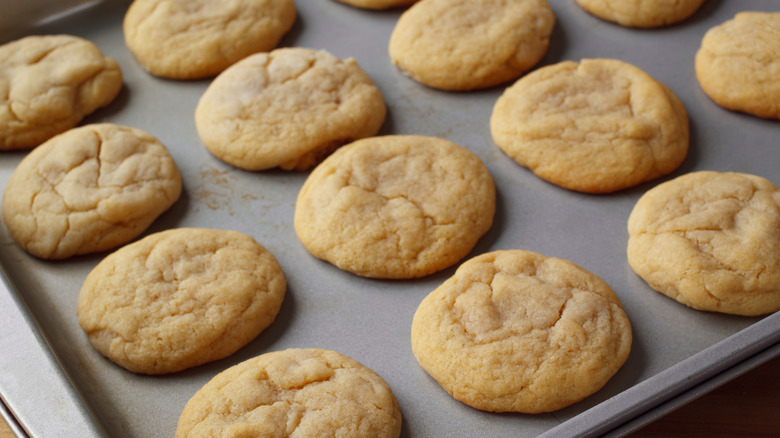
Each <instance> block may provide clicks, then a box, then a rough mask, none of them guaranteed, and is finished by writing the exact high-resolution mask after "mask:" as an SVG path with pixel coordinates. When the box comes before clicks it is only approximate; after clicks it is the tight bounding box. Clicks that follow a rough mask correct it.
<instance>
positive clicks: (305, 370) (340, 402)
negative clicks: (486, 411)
mask: <svg viewBox="0 0 780 438" xmlns="http://www.w3.org/2000/svg"><path fill="white" fill-rule="evenodd" d="M400 434H401V411H400V409H399V407H398V402H397V401H396V398H395V396H394V395H393V392H392V390H391V389H390V387H389V386H388V385H387V383H386V382H385V381H384V380H383V379H382V378H381V377H380V376H379V375H377V374H376V373H375V372H374V371H372V370H371V369H369V368H367V367H366V366H364V365H362V364H360V363H359V362H357V361H356V360H354V359H351V358H349V357H347V356H344V355H343V354H340V353H337V352H335V351H330V350H321V349H289V350H283V351H275V352H271V353H266V354H263V355H261V356H257V357H255V358H253V359H249V360H247V361H244V362H242V363H240V364H238V365H235V366H233V367H231V368H228V369H227V370H225V371H223V372H221V373H220V374H218V375H216V376H215V377H214V378H213V379H211V381H209V382H208V383H206V384H205V385H204V386H203V387H202V388H201V389H200V390H198V392H196V393H195V395H194V396H193V397H192V398H191V399H190V400H189V402H187V405H186V406H185V407H184V410H183V412H182V413H181V416H180V417H179V424H178V427H177V429H176V438H198V437H203V438H211V437H215V436H234V437H238V436H242V437H350V438H360V437H366V438H393V437H398V436H400Z"/></svg>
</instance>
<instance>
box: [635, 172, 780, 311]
mask: <svg viewBox="0 0 780 438" xmlns="http://www.w3.org/2000/svg"><path fill="white" fill-rule="evenodd" d="M628 233H629V240H628V262H629V264H630V265H631V268H633V270H634V271H635V272H636V273H637V274H638V275H639V276H640V277H642V278H643V279H644V280H645V281H647V283H648V284H649V285H650V287H652V288H653V289H655V290H657V291H659V292H661V293H663V294H664V295H667V296H669V297H671V298H673V299H675V300H677V301H679V302H680V303H682V304H685V305H686V306H690V307H693V308H694V309H698V310H708V311H715V312H722V313H730V314H737V315H762V314H765V313H771V312H775V311H777V310H780V190H778V188H777V187H776V186H775V185H774V184H772V183H771V182H769V181H768V180H766V179H764V178H762V177H759V176H756V175H749V174H743V173H732V172H727V173H720V172H713V171H700V172H694V173H689V174H686V175H683V176H680V177H677V178H675V179H673V180H671V181H668V182H665V183H663V184H660V185H658V186H656V187H654V188H653V189H651V190H649V191H648V192H647V193H645V194H644V195H643V196H642V197H641V198H640V199H639V201H637V203H636V205H635V206H634V209H633V211H632V212H631V215H630V216H629V219H628Z"/></svg>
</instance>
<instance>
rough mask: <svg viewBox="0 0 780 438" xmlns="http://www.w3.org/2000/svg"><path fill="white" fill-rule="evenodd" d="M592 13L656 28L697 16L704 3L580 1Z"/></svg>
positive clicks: (678, 0) (679, 0) (691, 0)
mask: <svg viewBox="0 0 780 438" xmlns="http://www.w3.org/2000/svg"><path fill="white" fill-rule="evenodd" d="M577 4H578V5H580V6H581V7H582V9H584V10H586V11H588V12H589V13H591V14H593V15H595V16H597V17H599V18H601V19H604V20H607V21H611V22H613V23H618V24H620V25H623V26H627V27H643V28H655V27H663V26H670V25H672V24H675V23H679V22H681V21H683V20H685V19H686V18H688V17H690V16H691V15H693V13H694V12H696V11H697V10H698V9H699V7H700V6H701V5H702V4H704V0H577Z"/></svg>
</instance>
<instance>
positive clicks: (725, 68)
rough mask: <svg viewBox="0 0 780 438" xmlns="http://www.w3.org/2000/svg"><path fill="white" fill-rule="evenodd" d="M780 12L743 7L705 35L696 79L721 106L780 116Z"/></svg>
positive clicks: (697, 57) (698, 54)
mask: <svg viewBox="0 0 780 438" xmlns="http://www.w3.org/2000/svg"><path fill="white" fill-rule="evenodd" d="M779 53H780V12H740V13H739V14H737V15H736V16H735V17H734V18H733V19H731V20H728V21H726V22H724V23H722V24H720V25H718V26H715V27H713V28H711V29H710V30H708V31H707V33H705V34H704V38H702V41H701V47H700V48H699V50H698V52H697V53H696V60H695V66H696V78H697V79H698V81H699V84H700V85H701V87H702V89H703V90H704V92H705V93H707V95H708V96H709V97H710V98H711V99H712V100H714V101H715V102H716V103H717V104H718V105H720V106H722V107H724V108H727V109H730V110H734V111H741V112H744V113H748V114H752V115H755V116H758V117H763V118H768V119H780V56H778V54H779Z"/></svg>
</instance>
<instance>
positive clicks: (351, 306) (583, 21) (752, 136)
mask: <svg viewBox="0 0 780 438" xmlns="http://www.w3.org/2000/svg"><path fill="white" fill-rule="evenodd" d="M54 3H56V2H54ZM128 4H129V2H128V1H120V0H108V1H104V2H102V3H100V4H98V5H97V6H94V7H91V8H88V9H83V10H81V11H79V12H78V13H76V14H73V15H68V16H63V17H61V18H60V19H58V20H55V21H52V22H48V23H46V24H43V25H37V26H33V27H28V28H27V29H26V30H25V31H24V32H23V33H18V32H17V33H15V34H14V35H13V37H17V36H21V35H23V34H31V33H70V34H75V35H79V36H82V37H84V38H87V39H89V40H91V41H93V42H95V43H96V44H97V45H98V46H99V47H100V48H101V49H102V50H103V52H104V53H106V54H107V55H108V56H111V57H113V58H114V59H116V60H117V61H118V62H119V64H120V66H121V67H122V70H123V73H124V89H123V91H122V92H121V94H120V96H119V97H118V98H117V100H116V101H115V102H114V103H112V104H111V105H110V106H109V107H108V108H105V109H102V110H100V111H98V112H97V113H95V114H94V115H92V116H90V117H89V118H88V119H87V120H85V121H84V123H89V122H112V123H119V124H125V125H129V126H135V127H138V128H142V129H145V130H147V131H149V132H151V133H152V134H154V135H155V136H157V137H158V138H159V139H160V140H161V141H162V142H163V143H165V144H166V145H167V146H168V148H169V149H170V151H171V154H172V155H173V157H174V159H175V160H176V163H177V165H178V166H179V168H180V170H181V173H182V176H183V179H184V193H183V195H182V198H181V199H180V200H179V201H178V202H177V203H176V204H175V205H174V206H173V208H172V209H171V210H170V211H168V212H167V213H165V214H164V215H163V216H161V217H160V218H159V219H158V221H157V222H155V223H154V224H153V225H152V227H151V228H150V229H149V230H148V232H147V234H148V233H151V232H155V231H159V230H163V229H167V228H172V227H185V226H201V227H214V228H230V229H235V230H238V231H242V232H244V233H247V234H249V235H252V236H253V237H255V238H256V239H257V240H258V241H259V242H260V243H262V244H263V245H264V246H266V247H267V248H268V249H270V250H271V251H272V252H273V253H274V254H275V255H276V257H277V258H278V259H279V262H280V264H281V265H282V268H283V269H284V271H285V274H286V276H287V279H288V285H289V288H288V293H287V296H286V298H285V302H284V304H283V305H282V309H281V312H280V314H279V316H278V317H277V320H276V321H275V322H274V324H272V325H271V327H269V328H268V329H267V330H266V331H265V332H264V333H262V334H261V335H260V336H259V337H258V338H257V339H255V340H254V341H252V342H251V343H250V344H249V345H247V346H246V347H245V348H243V349H241V350H240V351H238V352H237V353H236V354H234V355H233V356H231V357H228V358H226V359H223V360H220V361H217V362H214V363H212V364H207V365H204V366H201V367H197V368H195V369H191V370H187V371H183V372H180V373H176V374H172V375H167V376H157V377H149V376H141V375H135V374H132V373H129V372H127V371H125V370H124V369H122V368H120V367H117V366H115V365H114V364H112V363H111V362H110V361H108V360H106V359H105V358H103V357H102V356H100V355H99V354H98V353H97V352H96V351H95V350H94V349H93V348H92V347H91V345H90V344H89V342H88V341H87V339H86V337H85V336H84V334H83V332H81V330H80V328H79V327H78V323H77V321H76V312H75V308H76V299H77V296H78V292H79V289H80V287H81V283H82V281H83V280H84V278H85V277H86V275H87V273H88V272H89V270H90V269H92V267H94V266H95V264H96V263H97V262H99V260H100V259H101V258H102V257H103V256H104V254H98V255H94V256H87V257H78V258H75V259H71V260H65V261H61V262H47V261H42V260H38V259H35V258H33V257H30V256H29V255H27V254H26V253H25V252H24V251H22V250H21V249H20V248H19V247H18V246H17V245H16V244H15V243H14V242H13V240H12V239H11V237H10V236H9V234H8V232H7V230H6V229H5V226H4V225H3V226H0V248H2V250H1V251H0V265H1V266H2V268H3V270H4V272H5V277H6V279H7V284H9V285H12V287H8V289H10V290H9V291H6V290H0V296H2V298H3V301H2V302H0V324H3V327H2V329H3V330H2V332H0V365H2V369H1V370H0V373H2V376H1V377H0V396H2V399H3V401H4V402H5V404H6V406H7V407H8V408H9V411H10V412H11V413H12V414H13V415H14V417H15V418H16V419H17V420H18V423H19V424H20V425H23V426H24V427H25V428H28V433H31V435H33V436H48V435H51V436H63V435H62V433H63V429H64V428H63V424H70V421H64V420H63V419H62V418H61V417H59V416H58V414H56V413H57V412H65V413H66V414H67V415H69V416H72V418H75V421H77V422H82V423H83V426H84V429H82V430H83V432H82V433H80V434H79V436H84V437H86V436H101V435H103V434H105V435H106V436H112V437H124V436H130V437H150V436H172V435H173V432H174V430H175V427H176V421H177V419H178V415H179V413H180V412H181V409H182V408H183V406H184V404H185V403H186V401H187V400H188V399H189V398H190V397H191V396H192V394H193V393H194V392H195V391H196V390H197V389H198V388H200V386H202V385H203V384H204V383H205V382H207V381H208V380H209V379H210V378H211V377H213V376H214V375H215V374H217V373H218V372H220V371H221V370H223V369H225V368H226V367H228V366H231V365H233V364H236V363H238V362H240V361H242V360H245V359H248V358H250V357H253V356H255V355H258V354H262V353H265V352H268V351H275V350H280V349H284V348H290V347H319V348H328V349H333V350H336V351H339V352H341V353H344V354H346V355H348V356H351V357H353V358H355V359H357V360H359V361H360V362H362V363H364V364H365V365H367V366H369V367H370V368H372V369H374V370H375V371H376V372H377V373H379V374H380V375H381V376H382V377H383V378H384V379H385V380H386V381H387V382H388V383H389V384H390V386H391V387H392V388H393V391H394V392H395V394H396V396H397V397H398V400H399V403H400V406H401V410H402V413H403V415H404V428H403V436H405V437H459V436H464V437H465V436H486V437H489V436H536V435H540V434H542V433H548V434H551V435H554V436H567V435H579V434H584V433H589V432H590V433H597V432H594V431H605V430H608V429H609V430H619V429H620V427H621V425H622V424H625V423H628V422H630V421H632V420H633V419H635V418H638V417H641V416H643V415H648V412H650V415H652V410H653V409H656V408H657V407H659V406H661V405H663V404H665V403H668V402H669V401H670V400H674V399H675V398H676V397H678V396H679V395H680V394H683V393H684V392H686V391H688V390H690V389H691V388H692V387H693V386H695V385H698V384H702V383H704V382H706V381H707V380H710V379H712V378H717V376H719V375H720V373H722V372H724V371H727V370H729V369H732V368H733V367H739V366H740V364H742V363H746V364H748V365H746V366H747V367H749V366H751V365H750V364H751V362H750V358H751V357H753V356H754V355H755V354H757V353H758V350H761V349H766V348H770V347H771V345H773V344H776V343H777V342H778V340H777V334H778V331H780V329H779V328H778V320H780V315H779V314H775V315H770V316H766V317H763V318H761V317H757V318H745V317H737V316H729V315H720V314H715V313H708V312H698V311H695V310H692V309H689V308H687V307H684V306H682V305H680V304H677V303H676V302H674V301H672V300H670V299H668V298H666V297H664V296H662V295H660V294H658V293H656V292H654V291H652V290H651V289H650V288H649V287H647V285H646V284H645V283H644V282H643V281H642V280H641V279H640V278H638V277H637V276H636V275H635V274H634V273H633V272H632V271H631V269H630V267H629V266H628V264H627V262H626V257H625V247H626V243H627V239H628V235H627V232H626V221H627V218H628V214H629V213H630V211H631V209H632V207H633V205H634V203H635V202H636V200H637V199H638V198H639V197H640V196H641V195H642V194H643V193H644V192H645V191H646V190H647V189H649V188H651V187H653V186H654V185H655V184H657V183H658V182H660V181H663V180H667V179H669V178H671V177H674V176H678V175H680V174H683V173H686V172H691V171H696V170H720V171H726V170H730V171H738V172H747V173H753V174H757V175H761V176H763V177H765V178H768V179H769V180H771V181H773V182H774V183H775V184H780V175H778V169H780V144H778V143H780V140H779V139H780V122H777V121H769V120H762V119H759V118H756V117H751V116H748V115H744V114H738V113H734V112H730V111H726V110H724V109H722V108H720V107H718V106H717V105H715V104H713V103H712V102H711V101H710V100H709V99H708V98H707V96H706V95H705V94H704V93H703V92H702V91H701V89H700V88H699V86H698V83H697V82H696V78H695V74H694V72H693V56H694V54H695V51H696V50H697V49H698V46H699V42H700V41H701V36H702V35H703V34H704V32H705V31H706V30H707V29H708V28H710V27H712V26H714V25H716V24H718V23H720V22H722V21H725V20H726V19H729V18H731V17H733V15H734V14H735V13H736V12H737V11H739V10H747V9H753V10H771V9H772V8H777V5H776V2H770V1H760V0H754V1H739V2H736V1H732V2H726V1H719V0H709V1H708V2H707V3H706V4H705V5H704V6H703V7H702V9H701V10H700V11H699V12H698V13H697V14H696V15H695V16H694V17H693V18H692V19H690V20H688V21H687V22H685V23H683V24H680V25H677V26H673V27H670V28H666V29H656V30H635V29H627V28H623V27H620V26H617V25H613V24H610V23H606V22H604V21H601V20H598V19H596V18H594V17H592V16H590V15H588V14H587V13H585V12H583V11H582V10H581V9H580V8H579V7H578V6H577V5H576V3H575V2H574V1H570V0H552V1H551V5H552V7H553V10H554V12H555V13H556V16H557V23H556V29H555V31H554V33H553V37H552V42H551V47H550V50H549V52H548V54H547V56H546V57H545V58H544V60H543V61H542V63H541V65H546V64H551V63H555V62H559V61H563V60H570V59H571V60H578V59H580V58H594V57H609V58H618V59H622V60H624V61H627V62H630V63H632V64H634V65H637V66H638V67H640V68H642V69H644V70H645V71H646V72H648V73H649V74H650V75H652V76H654V77H655V78H656V79H658V80H660V81H662V82H664V83H665V84H666V85H668V86H669V87H670V88H671V89H672V90H673V91H674V92H675V93H676V94H677V95H678V97H680V99H681V100H682V102H683V103H684V104H685V106H686V109H687V110H688V112H689V115H690V119H691V149H690V152H689V155H688V157H687V159H686V161H685V162H684V163H683V165H682V166H681V168H680V169H678V170H677V171H676V172H674V174H673V175H671V176H669V177H666V178H662V179H661V180H658V181H654V182H651V183H647V184H643V185H641V186H639V187H636V188H632V189H628V190H624V191H621V192H618V193H614V194H609V195H599V196H593V195H585V194H581V193H575V192H570V191H566V190H563V189H561V188H558V187H556V186H553V185H550V184H548V183H545V182H544V181H541V180H540V179H538V178H536V177H535V176H534V175H533V174H532V173H530V172H529V171H527V170H526V169H523V168H521V167H520V166H518V165H517V164H515V163H514V162H513V161H512V160H511V159H509V158H508V157H507V156H506V155H504V154H503V153H502V152H501V151H500V150H499V149H498V148H497V147H496V146H495V144H494V143H493V141H492V139H491V137H490V131H489V126H488V120H489V117H490V113H491V111H492V106H493V104H494V102H495V100H496V98H497V97H498V96H499V94H500V93H501V92H502V90H503V88H504V87H496V88H493V89H489V90H484V91H477V92H469V93H447V92H442V91H437V90H433V89H430V88H426V87H424V86H421V85H419V84H417V83H415V82H414V81H412V80H411V79H409V78H407V77H405V76H404V75H403V74H401V73H400V72H399V71H398V70H397V69H396V68H395V67H394V66H393V65H392V63H391V62H390V60H389V59H388V57H387V42H388V38H389V35H390V32H391V31H392V28H393V25H394V23H395V20H397V18H398V16H399V15H400V13H401V11H384V12H374V11H364V10H359V9H355V8H351V7H348V6H345V5H343V4H340V3H338V2H336V1H334V0H298V1H297V6H298V10H299V17H298V21H297V22H296V24H295V26H294V28H293V29H292V31H291V32H290V33H289V34H288V35H287V36H286V37H285V38H284V40H283V41H282V45H283V46H302V47H311V48H322V49H326V50H328V51H330V52H331V53H333V54H335V55H336V56H339V57H342V58H346V57H354V58H355V59H356V60H357V61H358V63H359V64H360V65H361V66H362V67H363V69H364V70H366V72H367V73H368V74H369V75H370V76H371V77H372V79H373V80H374V81H375V82H376V84H377V85H378V86H379V88H380V89H381V90H382V92H383V94H384V96H385V99H386V101H387V104H388V119H387V121H386V123H385V125H384V126H383V128H382V132H381V134H422V135H432V136H438V137H443V138H447V139H449V140H452V141H454V142H456V143H458V144H460V145H462V146H464V147H467V148H469V149H470V150H472V151H473V152H474V153H475V154H476V155H477V156H479V157H480V158H481V159H482V160H483V161H484V163H485V165H486V166H487V167H488V169H489V170H490V172H491V174H492V175H493V177H494V179H495V181H496V186H497V190H498V211H497V214H496V219H495V223H494V226H493V228H492V229H491V231H490V232H489V233H488V234H487V235H486V236H485V237H483V238H482V239H481V240H480V242H479V243H478V245H477V247H476V248H475V249H474V251H473V254H472V255H475V254H478V253H482V252H485V251H491V250H497V249H510V248H521V249H529V250H533V251H537V252H540V253H542V254H545V255H549V256H555V257H561V258H565V259H568V260H571V261H573V262H574V263H577V264H578V265H580V266H582V267H584V268H586V269H588V270H590V271H591V272H593V273H595V274H597V275H599V276H600V277H601V278H603V279H604V280H605V281H606V282H607V283H609V284H610V286H611V287H612V288H613V289H614V290H615V292H616V293H617V294H618V296H619V297H620V299H621V301H622V303H623V305H624V308H625V310H626V313H627V314H628V316H629V318H630V319H631V322H632V326H633V330H634V345H633V348H632V352H631V355H630V357H629V359H628V361H627V362H626V364H625V366H624V367H623V368H622V369H621V370H620V371H619V372H618V373H617V374H616V375H615V376H614V377H613V379H612V380H611V381H610V382H609V383H608V384H607V385H606V386H605V387H604V388H603V389H602V390H601V391H599V392H598V393H596V394H594V395H592V396H591V397H589V398H587V399H585V400H584V401H582V402H580V403H577V404H575V405H573V406H570V407H568V408H565V409H562V410H560V411H557V412H554V413H549V414H540V415H520V414H492V413H485V412H481V411H477V410H474V409H472V408H469V407H467V406H465V405H463V404H461V403H459V402H457V401H455V400H454V399H452V398H451V397H450V396H448V395H447V394H446V393H445V392H444V391H443V390H442V389H441V388H440V387H439V386H438V384H437V383H436V382H435V381H433V380H432V379H431V378H430V377H429V376H428V375H427V374H426V373H425V372H424V371H423V370H422V369H421V368H420V367H419V366H418V365H417V363H416V361H415V359H414V356H413V355H412V353H411V349H410V345H409V326H410V324H411V320H412V316H413V314H414V311H415V310H416V308H417V305H418V304H419V302H420V301H421V300H422V298H423V297H425V295H427V294H428V293H429V292H430V291H431V290H433V289H434V288H435V287H436V286H438V285H439V284H440V283H441V282H442V281H443V280H444V279H446V278H447V277H448V276H449V275H451V274H452V272H453V271H454V267H453V268H451V269H447V270H445V271H443V272H441V273H438V274H434V275H432V276H430V277H427V278H424V279H420V280H415V281H378V280H368V279H363V278H360V277H356V276H354V275H351V274H348V273H346V272H342V271H339V270H338V269H336V268H334V267H333V266H331V265H328V264H326V263H324V262H321V261H319V260H316V259H314V258H313V257H311V256H310V255H309V254H308V253H307V252H306V251H305V249H304V248H303V247H302V245H300V243H299V242H298V240H297V237H296V236H295V233H294V230H293V227H292V216H293V212H294V208H295V197H296V196H297V192H298V189H299V188H300V186H301V184H302V183H303V181H304V179H305V178H306V173H288V172H281V171H267V172H245V171H241V170H238V169H235V168H233V167H231V166H229V165H226V164H224V163H222V162H220V161H219V160H217V159H216V158H214V157H213V156H211V155H210V154H209V153H208V152H207V151H206V149H205V148H204V147H203V145H202V144H201V142H200V140H199V139H198V137H197V135H196V132H195V127H194V109H195V105H196V104H197V101H198V99H199V97H200V95H201V94H202V93H203V91H204V90H205V88H206V87H207V86H208V83H209V81H208V80H203V81H190V82H183V81H170V80H163V79H159V78H155V77H152V76H150V75H148V74H146V73H145V72H144V71H143V70H142V69H141V68H140V67H139V65H138V64H137V63H136V62H135V60H134V59H133V57H132V56H131V54H130V53H129V52H128V51H127V49H126V47H125V45H124V41H123V37H122V28H121V23H122V18H123V15H124V11H125V10H126V8H127V5H128ZM6 5H8V2H5V3H4V4H3V7H6ZM1 34H2V33H0V35H1ZM10 38H11V37H3V38H2V40H1V41H2V42H5V41H8V40H9V39H10ZM23 156H24V152H10V153H2V154H0V188H4V187H5V184H6V182H7V180H8V178H9V176H10V174H11V173H12V172H13V169H14V167H15V166H16V164H17V163H18V162H19V161H20V160H21V159H22V158H23ZM3 284H5V283H3ZM22 332H28V333H29V335H24V336H20V337H17V336H16V334H17V333H22ZM759 346H760V348H759ZM19 351H23V355H27V354H29V359H28V358H18V356H17V355H18V354H20V353H19ZM38 363H40V364H41V365H38ZM55 365H56V366H55ZM57 367H59V368H57ZM49 393H58V394H64V395H65V396H64V397H62V398H58V397H53V398H52V397H46V396H45V395H46V394H49ZM621 400H622V401H630V403H629V404H628V405H625V404H621V403H619V402H620V401H621ZM52 404H53V406H52ZM69 427H70V426H69ZM101 431H105V432H101ZM598 433H601V432H598Z"/></svg>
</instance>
